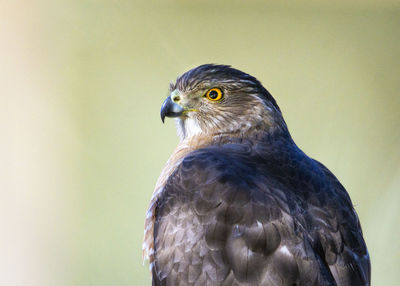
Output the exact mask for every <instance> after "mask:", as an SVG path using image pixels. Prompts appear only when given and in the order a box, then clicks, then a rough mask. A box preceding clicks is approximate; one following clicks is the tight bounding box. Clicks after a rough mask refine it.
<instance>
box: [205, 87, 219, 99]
mask: <svg viewBox="0 0 400 286" xmlns="http://www.w3.org/2000/svg"><path fill="white" fill-rule="evenodd" d="M206 97H207V98H208V99H209V100H212V101H218V100H221V99H222V90H220V89H219V88H212V89H210V90H209V91H207V93H206Z"/></svg>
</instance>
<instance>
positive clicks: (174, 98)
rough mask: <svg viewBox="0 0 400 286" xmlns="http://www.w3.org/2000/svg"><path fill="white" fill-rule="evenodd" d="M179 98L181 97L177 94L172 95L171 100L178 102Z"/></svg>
mask: <svg viewBox="0 0 400 286" xmlns="http://www.w3.org/2000/svg"><path fill="white" fill-rule="evenodd" d="M179 100H181V98H180V96H179V95H174V96H173V97H172V101H173V102H178V101H179Z"/></svg>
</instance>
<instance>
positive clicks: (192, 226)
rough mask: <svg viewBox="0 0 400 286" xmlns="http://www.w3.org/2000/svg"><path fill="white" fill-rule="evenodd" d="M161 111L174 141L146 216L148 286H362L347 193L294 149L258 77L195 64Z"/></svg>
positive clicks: (357, 230) (364, 268)
mask: <svg viewBox="0 0 400 286" xmlns="http://www.w3.org/2000/svg"><path fill="white" fill-rule="evenodd" d="M213 90H214V91H215V92H213ZM210 91H211V92H210ZM219 91H220V92H221V93H219ZM196 94H197V96H195V95H196ZM204 94H205V95H206V96H204ZM172 96H173V98H172ZM219 97H221V98H219ZM215 98H219V99H218V101H217V100H216V102H214V100H215ZM174 100H175V101H177V102H179V103H176V102H174ZM223 100H225V101H223ZM209 101H210V102H209ZM171 102H172V103H171ZM173 104H179V106H174V105H173ZM179 107H181V109H179ZM171 110H172V111H171ZM185 110H190V111H187V112H185ZM163 115H164V116H170V117H176V118H177V119H176V121H177V127H178V130H180V131H179V134H180V136H181V141H180V143H179V144H178V147H177V148H176V150H175V152H174V153H173V154H172V156H171V158H170V159H169V160H168V162H167V164H166V166H165V168H164V170H163V172H162V173H161V176H160V178H159V180H158V182H157V184H156V188H155V192H154V194H153V197H152V201H151V204H150V207H149V211H148V213H147V217H146V229H145V240H144V254H145V256H147V257H148V258H149V260H150V265H151V273H152V279H153V285H369V283H370V282H369V281H370V262H369V255H368V251H367V248H366V245H365V242H364V239H363V236H362V231H361V226H360V223H359V220H358V217H357V214H356V212H355V210H354V208H353V205H352V202H351V200H350V197H349V195H348V194H347V192H346V190H345V189H344V188H343V186H342V185H341V184H340V182H339V181H338V180H337V179H336V177H335V176H334V175H333V174H332V173H331V172H330V171H329V170H328V169H327V168H326V167H324V166H323V165H322V164H321V163H319V162H317V161H315V160H313V159H311V158H309V157H308V156H307V155H306V154H304V153H303V152H302V151H301V150H300V149H299V148H298V147H297V146H296V144H295V143H294V141H293V140H292V138H291V136H290V134H289V132H288V130H287V127H286V124H285V122H284V120H283V118H282V116H281V112H280V109H279V107H278V106H277V104H276V102H275V100H274V99H273V98H272V96H271V95H270V94H269V93H268V92H267V91H266V90H265V89H264V88H263V87H262V85H261V84H260V83H259V82H258V81H257V80H256V79H255V78H253V77H252V76H250V75H247V74H245V73H242V72H240V71H238V70H235V69H233V68H230V67H228V66H216V65H204V66H200V67H198V68H196V69H193V70H191V71H189V72H187V73H186V74H184V75H183V76H181V77H180V78H178V80H177V82H176V84H175V85H173V86H172V87H171V97H170V98H169V99H167V101H166V103H165V104H164V105H163V109H162V117H163ZM175 115H176V116H175Z"/></svg>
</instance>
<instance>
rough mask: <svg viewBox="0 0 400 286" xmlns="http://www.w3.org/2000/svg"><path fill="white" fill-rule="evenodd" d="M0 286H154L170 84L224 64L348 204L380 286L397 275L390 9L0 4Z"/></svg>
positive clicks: (398, 163) (396, 138)
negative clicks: (273, 105) (163, 115)
mask: <svg viewBox="0 0 400 286" xmlns="http://www.w3.org/2000/svg"><path fill="white" fill-rule="evenodd" d="M0 51H1V53H0V66H1V69H0V97H1V104H0V106H1V107H0V108H1V111H0V130H1V135H0V136H1V140H0V141H1V142H0V147H1V148H0V150H1V164H0V168H1V170H0V171H1V172H0V179H1V180H0V189H1V191H0V222H1V235H0V248H1V249H0V250H1V253H2V254H1V258H0V284H1V285H13V286H14V285H82V286H83V285H96V286H101V285H150V276H149V273H148V270H147V265H145V266H143V264H142V259H141V241H142V236H143V221H144V216H145V211H146V208H147V205H148V202H149V200H150V197H151V194H152V191H153V187H154V184H155V181H156V179H157V177H158V175H159V173H160V171H161V169H162V167H163V165H164V163H165V161H166V160H167V158H168V156H169V155H170V153H171V152H172V150H173V149H174V147H175V145H176V144H177V141H178V139H177V136H176V133H175V130H174V124H173V122H172V121H171V120H169V121H167V122H166V124H165V125H162V124H161V120H160V116H159V110H160V106H161V103H162V101H163V100H164V98H165V97H166V96H167V92H168V85H169V82H171V81H174V79H175V78H176V77H177V76H178V75H179V74H181V73H183V72H184V71H186V70H187V69H189V68H192V67H194V66H197V65H199V64H203V63H223V64H231V65H233V66H234V67H236V68H239V69H242V70H243V71H246V72H248V73H250V74H252V75H254V76H256V77H257V78H258V79H259V80H261V81H262V82H263V83H264V85H265V86H266V88H267V89H268V90H269V91H270V92H271V93H272V95H274V97H275V98H276V99H277V101H278V104H279V105H280V107H281V109H282V111H283V114H284V116H285V118H286V121H287V123H288V126H289V129H290V131H291V133H292V135H293V137H294V139H295V141H296V142H297V144H298V145H299V146H300V147H301V148H302V149H303V150H304V151H305V152H306V153H307V154H309V155H310V156H312V157H313V158H316V159H318V160H320V161H321V162H323V163H324V164H325V165H327V166H328V167H329V168H330V169H331V170H332V171H333V173H334V174H336V175H337V177H338V178H339V179H340V180H341V182H342V183H343V184H344V186H345V187H346V188H347V190H348V191H349V193H350V195H351V197H352V199H353V202H354V204H355V207H356V210H357V212H358V214H359V216H360V219H361V223H362V226H363V229H364V234H365V239H366V242H367V245H368V247H369V251H370V255H371V258H372V281H373V284H374V285H396V284H397V283H396V282H398V271H399V270H400V266H399V265H400V247H399V241H400V230H399V227H398V226H399V223H400V219H399V217H400V211H399V207H398V204H399V203H400V190H399V188H400V127H399V123H400V96H399V90H400V80H399V76H400V5H399V2H398V1H394V0H393V1H391V0H367V1H356V0H352V1H344V0H341V1H330V2H327V1H316V0H314V1H307V2H306V1H290V4H289V2H288V1H261V0H260V1H237V0H236V1H211V0H210V1H169V0H166V1H140V2H139V1H134V0H131V1H119V0H114V1H94V0H92V1H90V0H79V1H78V0H75V1H71V0H58V1H44V0H41V1H7V2H6V1H1V2H0Z"/></svg>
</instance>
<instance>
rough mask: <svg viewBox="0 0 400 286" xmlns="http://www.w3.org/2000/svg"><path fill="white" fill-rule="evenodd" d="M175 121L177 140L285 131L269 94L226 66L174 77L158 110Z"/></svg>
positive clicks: (163, 115)
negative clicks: (261, 131)
mask: <svg viewBox="0 0 400 286" xmlns="http://www.w3.org/2000/svg"><path fill="white" fill-rule="evenodd" d="M165 117H174V118H176V125H177V129H178V134H179V135H180V137H181V139H185V138H190V137H192V136H194V135H199V134H202V135H210V136H212V135H218V134H243V133H246V132H248V131H250V130H269V131H271V130H277V129H279V130H286V124H285V122H284V120H283V118H282V115H281V112H280V109H279V107H278V105H277V104H276V102H275V100H274V98H273V97H272V96H271V94H270V93H269V92H268V91H267V90H266V89H265V88H264V87H263V86H262V85H261V83H260V82H259V81H258V80H257V79H256V78H254V77H253V76H251V75H249V74H246V73H244V72H241V71H239V70H237V69H234V68H232V67H230V66H226V65H212V64H206V65H201V66H199V67H196V68H194V69H192V70H189V71H188V72H186V73H184V74H183V75H182V76H180V77H178V79H177V80H176V83H175V84H171V86H170V95H169V96H168V98H167V99H166V100H165V101H164V103H163V105H162V107H161V119H162V121H163V122H164V118H165Z"/></svg>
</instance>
